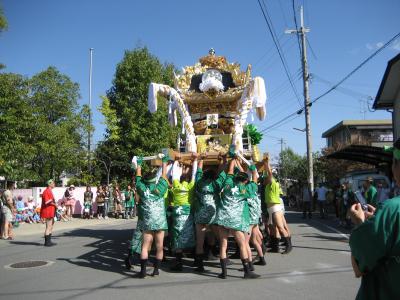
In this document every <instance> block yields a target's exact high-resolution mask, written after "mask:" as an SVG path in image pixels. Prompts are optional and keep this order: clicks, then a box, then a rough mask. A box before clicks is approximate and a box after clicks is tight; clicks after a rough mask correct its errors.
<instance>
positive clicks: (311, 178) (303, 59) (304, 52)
mask: <svg viewBox="0 0 400 300" xmlns="http://www.w3.org/2000/svg"><path fill="white" fill-rule="evenodd" d="M285 32H286V33H296V34H299V35H300V38H301V65H302V69H303V83H304V114H305V119H306V142H307V162H308V184H309V188H310V191H311V193H313V192H314V171H313V157H312V141H311V120H310V107H311V105H310V94H309V90H308V80H309V74H308V64H307V47H306V46H307V44H306V33H307V32H310V29H309V28H305V27H304V15H303V6H301V7H300V28H299V29H297V28H296V29H295V30H286V31H285Z"/></svg>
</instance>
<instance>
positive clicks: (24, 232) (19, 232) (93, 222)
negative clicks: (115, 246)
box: [14, 218, 137, 239]
mask: <svg viewBox="0 0 400 300" xmlns="http://www.w3.org/2000/svg"><path fill="white" fill-rule="evenodd" d="M136 221H137V218H134V219H128V220H126V219H114V218H109V219H107V220H105V219H101V220H99V219H90V220H87V219H80V218H74V219H73V220H72V221H68V222H62V221H58V222H55V223H54V228H53V232H58V231H64V230H69V229H76V228H88V227H95V226H104V225H111V226H116V225H121V224H127V223H131V224H132V229H133V228H134V225H135V224H136ZM44 230H45V224H41V223H39V224H29V223H23V224H20V226H19V227H18V228H14V235H15V238H16V239H18V238H19V237H21V236H30V235H38V234H41V233H42V234H43V233H44Z"/></svg>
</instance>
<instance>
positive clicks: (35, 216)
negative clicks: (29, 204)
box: [32, 206, 42, 223]
mask: <svg viewBox="0 0 400 300" xmlns="http://www.w3.org/2000/svg"><path fill="white" fill-rule="evenodd" d="M38 210H39V211H38ZM32 219H33V221H34V222H35V223H39V222H40V223H41V222H42V220H41V219H40V207H36V206H33V216H32Z"/></svg>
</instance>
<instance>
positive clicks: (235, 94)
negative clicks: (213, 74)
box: [182, 87, 244, 110]
mask: <svg viewBox="0 0 400 300" xmlns="http://www.w3.org/2000/svg"><path fill="white" fill-rule="evenodd" d="M243 90H244V87H236V88H231V89H229V90H227V91H226V92H224V93H219V94H217V95H216V96H215V97H214V98H213V99H212V100H211V101H210V98H209V97H208V96H207V95H205V94H204V93H196V92H194V91H187V92H184V93H182V95H183V97H184V99H185V101H186V102H187V103H189V104H192V103H197V104H200V103H202V104H207V103H209V102H231V101H238V100H239V99H240V97H242V93H243ZM235 110H236V109H235Z"/></svg>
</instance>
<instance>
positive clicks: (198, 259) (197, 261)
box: [194, 254, 205, 272]
mask: <svg viewBox="0 0 400 300" xmlns="http://www.w3.org/2000/svg"><path fill="white" fill-rule="evenodd" d="M203 259H204V255H203V254H196V256H195V258H194V265H195V266H196V269H195V271H196V272H204V271H205V270H204V263H203Z"/></svg>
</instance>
